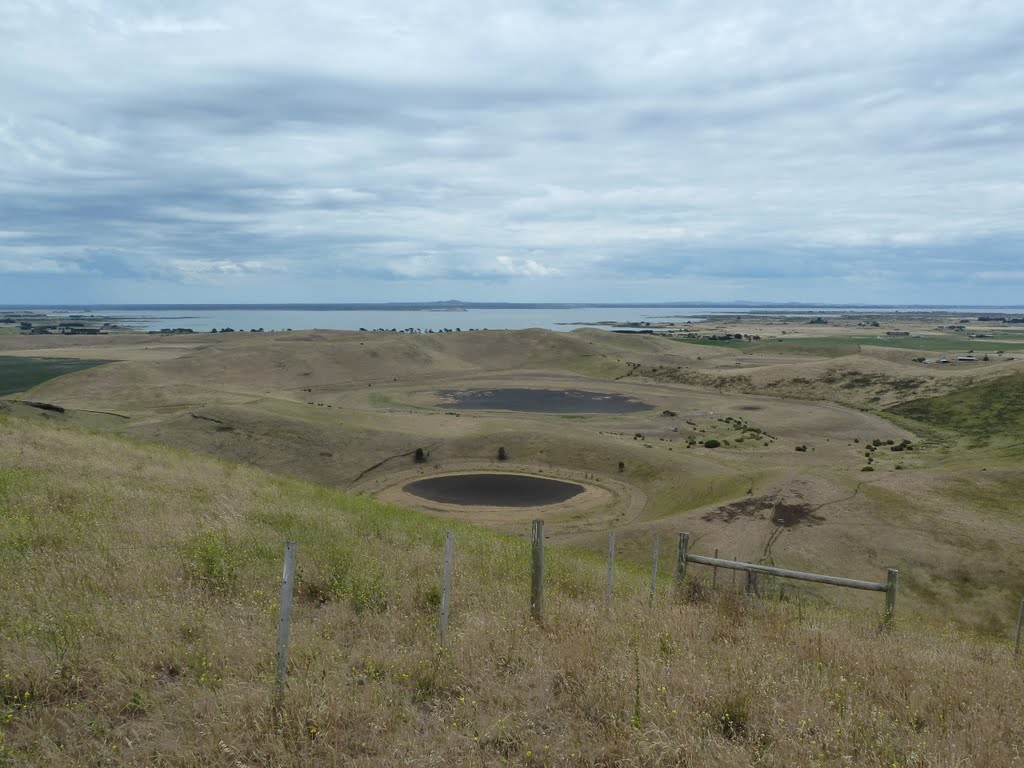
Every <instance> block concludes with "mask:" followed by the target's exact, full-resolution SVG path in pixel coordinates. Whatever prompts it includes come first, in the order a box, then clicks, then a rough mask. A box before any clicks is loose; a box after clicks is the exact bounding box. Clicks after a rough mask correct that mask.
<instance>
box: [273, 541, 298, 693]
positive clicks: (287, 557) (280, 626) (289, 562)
mask: <svg viewBox="0 0 1024 768" xmlns="http://www.w3.org/2000/svg"><path fill="white" fill-rule="evenodd" d="M295 550H296V545H295V542H294V541H289V542H286V543H285V545H284V572H283V573H282V575H281V603H280V608H279V609H278V614H277V653H276V654H275V656H274V671H275V672H276V675H277V686H276V690H275V692H274V708H275V709H280V707H281V705H282V704H283V703H284V685H285V680H286V679H287V673H288V635H289V633H290V632H291V625H292V592H293V591H294V587H295Z"/></svg>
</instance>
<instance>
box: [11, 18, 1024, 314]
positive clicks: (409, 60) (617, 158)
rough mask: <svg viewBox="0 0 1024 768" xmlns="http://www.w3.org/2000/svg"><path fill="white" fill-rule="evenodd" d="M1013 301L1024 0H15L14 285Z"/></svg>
mask: <svg viewBox="0 0 1024 768" xmlns="http://www.w3.org/2000/svg"><path fill="white" fill-rule="evenodd" d="M446 299H459V300H465V301H484V300H486V301H570V302H571V301H602V302H607V301H625V302H637V301H712V302H717V301H733V300H747V301H805V302H828V303H844V302H864V303H882V304H885V303H895V304H905V303H918V304H965V305H966V304H972V305H1000V304H1004V305H1005V304H1016V305H1019V304H1024V3H1021V2H1020V0H1010V1H1007V2H980V1H972V2H947V0H928V1H927V2H918V1H917V0H901V1H900V2H896V3H894V2H891V0H886V1H885V2H871V1H870V0H866V1H865V2H850V0H845V1H843V2H832V1H831V0H820V1H818V2H814V3H808V2H805V1H804V0H794V1H789V0H776V1H774V2H771V3H765V2H742V1H741V0H737V1H735V2H734V1H731V0H723V2H719V3H708V2H706V0H702V1H701V2H661V1H660V0H645V1H644V2H602V1H601V0H588V1H587V2H576V1H575V0H563V1H562V2H544V1H542V0H513V1H512V2H508V1H507V0H506V1H505V2H493V1H490V0H479V1H478V2H460V3H455V2H448V1H447V0H431V2H427V3H413V2H408V0H407V1H406V2H401V3H396V2H392V1H391V0H373V1H372V2H362V1H361V0H344V1H343V2H337V0H291V1H290V2H288V3H281V2H269V1H268V0H218V2H216V3H213V2H199V1H198V0H178V1H177V2H173V3H172V2H160V1H159V0H74V1H71V0H3V3H2V8H0V304H8V305H9V304H22V303H24V304H29V303H35V304H46V303H54V304H64V303H73V304H75V303H78V304H86V303H188V302H216V303H235V302H238V303H244V302H358V301H382V302H383V301H430V300H446Z"/></svg>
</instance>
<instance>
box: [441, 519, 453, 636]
mask: <svg viewBox="0 0 1024 768" xmlns="http://www.w3.org/2000/svg"><path fill="white" fill-rule="evenodd" d="M454 543H455V534H454V533H452V532H451V531H448V532H447V533H445V535H444V573H443V575H442V577H441V647H442V648H443V647H444V644H445V641H446V640H447V639H448V608H449V606H450V605H451V599H452V597H451V594H452V547H453V545H454Z"/></svg>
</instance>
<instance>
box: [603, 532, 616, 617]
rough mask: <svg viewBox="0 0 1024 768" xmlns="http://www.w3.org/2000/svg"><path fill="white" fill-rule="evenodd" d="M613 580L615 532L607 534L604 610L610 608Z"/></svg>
mask: <svg viewBox="0 0 1024 768" xmlns="http://www.w3.org/2000/svg"><path fill="white" fill-rule="evenodd" d="M614 579H615V531H612V532H611V533H609V534H608V575H607V576H606V577H605V580H604V608H605V610H606V611H609V610H611V607H612V582H613V581H614Z"/></svg>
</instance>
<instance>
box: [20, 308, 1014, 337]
mask: <svg viewBox="0 0 1024 768" xmlns="http://www.w3.org/2000/svg"><path fill="white" fill-rule="evenodd" d="M308 306H309V305H306V307H308ZM306 307H301V308H296V307H294V306H275V305H259V306H244V305H234V306H232V305H217V306H209V305H194V306H188V305H179V306H159V307H154V306H104V307H82V306H78V307H75V306H71V305H67V306H59V307H56V306H55V307H32V308H31V309H32V310H38V311H49V312H60V313H62V314H69V315H72V314H73V315H84V316H88V315H97V316H103V317H110V318H115V322H117V323H118V324H119V325H124V326H128V327H131V328H136V329H138V330H145V331H156V330H164V329H169V328H191V329H193V330H195V331H210V330H213V329H214V328H216V329H218V330H220V329H223V328H233V329H234V330H236V331H240V330H245V331H249V330H253V329H256V328H262V329H263V330H265V331H283V330H287V329H292V330H309V329H332V330H359V329H360V328H365V329H367V330H377V329H388V330H390V329H396V330H403V329H408V328H416V329H420V330H424V331H427V330H431V331H440V330H443V329H451V330H455V329H456V328H458V329H461V330H463V331H468V330H470V329H485V328H486V329H490V330H514V329H520V328H547V329H550V330H556V331H568V330H572V329H574V328H580V327H584V326H588V325H590V324H592V323H598V322H609V321H612V322H620V323H625V322H644V321H647V322H651V323H657V322H673V323H679V324H680V325H683V324H686V323H688V322H698V321H700V320H703V319H707V318H709V317H714V316H719V315H732V316H736V315H747V314H772V315H790V316H799V315H807V314H812V315H818V314H821V315H825V314H835V313H842V312H864V311H887V312H898V311H902V312H922V311H935V312H938V311H948V312H951V313H954V314H963V315H965V316H969V315H972V314H973V315H977V314H1013V313H1020V312H1022V311H1024V309H1022V308H1020V307H1017V308H1014V307H871V308H867V307H837V306H820V307H810V306H799V307H790V306H780V305H775V306H769V305H766V306H760V307H757V306H722V305H708V306H692V305H687V306H685V307H665V306H655V307H650V306H648V307H642V306H629V307H607V306H605V307H586V306H572V307H542V308H537V307H531V308H519V307H495V308H487V309H481V308H477V307H471V308H466V309H459V310H448V309H443V310H439V309H417V310H409V309H392V308H381V309H365V308H359V309H339V308H335V307H333V306H332V307H327V308H320V309H313V308H306ZM0 309H3V307H0ZM12 309H13V307H12ZM17 309H27V308H24V307H18V308H17Z"/></svg>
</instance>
